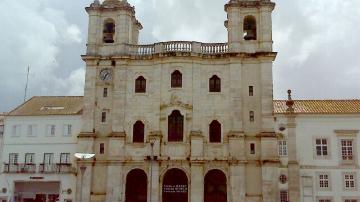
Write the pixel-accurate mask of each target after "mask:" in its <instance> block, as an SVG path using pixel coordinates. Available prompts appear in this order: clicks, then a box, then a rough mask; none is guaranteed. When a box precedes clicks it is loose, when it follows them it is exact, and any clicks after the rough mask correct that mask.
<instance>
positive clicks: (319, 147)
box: [315, 139, 328, 156]
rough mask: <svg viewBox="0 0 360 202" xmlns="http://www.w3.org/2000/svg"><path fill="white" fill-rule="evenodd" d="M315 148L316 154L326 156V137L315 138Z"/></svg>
mask: <svg viewBox="0 0 360 202" xmlns="http://www.w3.org/2000/svg"><path fill="white" fill-rule="evenodd" d="M315 149H316V156H327V155H328V141H327V139H316V140H315Z"/></svg>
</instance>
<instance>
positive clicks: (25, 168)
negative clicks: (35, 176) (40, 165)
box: [4, 164, 36, 173]
mask: <svg viewBox="0 0 360 202" xmlns="http://www.w3.org/2000/svg"><path fill="white" fill-rule="evenodd" d="M4 173H36V165H35V164H5V165H4Z"/></svg>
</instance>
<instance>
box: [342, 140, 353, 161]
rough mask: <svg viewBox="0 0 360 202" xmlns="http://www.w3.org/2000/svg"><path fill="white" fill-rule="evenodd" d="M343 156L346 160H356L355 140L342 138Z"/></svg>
mask: <svg viewBox="0 0 360 202" xmlns="http://www.w3.org/2000/svg"><path fill="white" fill-rule="evenodd" d="M341 157H342V160H344V161H352V160H354V156H353V140H341Z"/></svg>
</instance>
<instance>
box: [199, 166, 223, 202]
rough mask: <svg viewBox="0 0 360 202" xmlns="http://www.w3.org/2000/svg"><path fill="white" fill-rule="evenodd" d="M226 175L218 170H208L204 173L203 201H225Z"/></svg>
mask: <svg viewBox="0 0 360 202" xmlns="http://www.w3.org/2000/svg"><path fill="white" fill-rule="evenodd" d="M226 187H227V185H226V176H225V174H224V173H223V172H222V171H220V170H210V171H209V172H208V173H207V174H206V175H205V185H204V199H205V200H204V202H226V201H227V191H226V189H227V188H226Z"/></svg>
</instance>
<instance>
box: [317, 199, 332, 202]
mask: <svg viewBox="0 0 360 202" xmlns="http://www.w3.org/2000/svg"><path fill="white" fill-rule="evenodd" d="M318 202H331V199H319V200H318Z"/></svg>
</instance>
